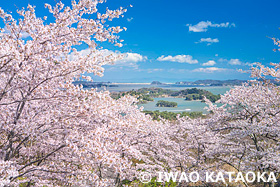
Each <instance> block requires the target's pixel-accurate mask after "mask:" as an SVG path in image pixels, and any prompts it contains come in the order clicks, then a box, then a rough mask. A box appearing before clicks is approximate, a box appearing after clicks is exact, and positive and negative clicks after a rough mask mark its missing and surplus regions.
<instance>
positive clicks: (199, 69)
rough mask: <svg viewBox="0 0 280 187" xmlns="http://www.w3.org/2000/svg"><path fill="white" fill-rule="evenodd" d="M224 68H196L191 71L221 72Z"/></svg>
mask: <svg viewBox="0 0 280 187" xmlns="http://www.w3.org/2000/svg"><path fill="white" fill-rule="evenodd" d="M226 70H227V69H224V68H217V67H210V68H198V69H194V70H193V72H203V73H213V72H221V71H226Z"/></svg>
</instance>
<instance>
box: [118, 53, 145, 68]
mask: <svg viewBox="0 0 280 187" xmlns="http://www.w3.org/2000/svg"><path fill="white" fill-rule="evenodd" d="M123 55H124V58H123V59H122V60H118V61H116V62H115V65H119V66H131V67H136V66H138V65H137V62H142V61H146V60H147V59H148V58H147V57H146V56H142V55H140V54H138V53H124V54H123Z"/></svg>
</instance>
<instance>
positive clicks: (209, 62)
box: [202, 60, 216, 66]
mask: <svg viewBox="0 0 280 187" xmlns="http://www.w3.org/2000/svg"><path fill="white" fill-rule="evenodd" d="M215 64H216V62H215V61H214V60H209V61H208V62H205V63H203V64H202V65H203V66H214V65H215Z"/></svg>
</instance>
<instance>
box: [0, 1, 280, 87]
mask: <svg viewBox="0 0 280 187" xmlns="http://www.w3.org/2000/svg"><path fill="white" fill-rule="evenodd" d="M46 2H47V3H50V4H54V2H55V1H54V0H28V1H27V0H14V1H13V2H11V1H1V2H0V6H1V7H2V8H3V9H4V10H10V11H13V12H14V10H15V7H22V6H26V5H27V4H28V3H30V4H32V5H36V6H37V8H36V10H37V12H38V14H39V16H43V15H44V14H45V13H46V10H45V9H44V6H43V5H44V3H46ZM62 2H64V3H65V4H69V3H70V1H69V0H64V1H62ZM129 4H132V5H133V7H132V8H128V12H127V13H126V14H125V17H124V18H120V19H118V20H115V21H113V22H112V23H111V24H112V25H120V26H123V27H127V29H128V30H127V31H126V32H122V33H121V34H120V36H121V39H124V46H123V47H122V48H118V47H115V46H112V45H111V44H108V43H104V45H103V47H104V48H107V49H109V50H111V51H116V50H117V51H119V52H121V53H124V54H125V55H126V57H125V59H124V60H122V61H120V62H117V63H116V65H115V66H105V75H104V77H102V78H99V77H94V80H96V81H112V82H151V81H153V80H158V81H162V82H175V81H193V80H198V79H220V80H226V79H248V78H249V74H244V73H240V72H238V71H237V70H238V69H244V70H247V69H249V68H250V66H249V64H252V63H254V62H261V63H262V64H266V65H269V63H270V62H274V63H279V59H280V58H279V57H280V53H275V52H273V51H272V50H273V49H274V48H276V46H274V45H273V42H272V40H271V39H269V37H276V38H277V37H279V36H280V30H279V27H280V16H279V6H280V1H279V0H266V1H264V0H226V1H225V0H176V1H171V0H108V2H107V3H105V4H103V5H101V6H100V9H101V10H104V8H105V7H107V6H108V7H109V8H112V9H113V8H117V7H119V6H123V7H126V6H128V5H129ZM15 5H16V6H15Z"/></svg>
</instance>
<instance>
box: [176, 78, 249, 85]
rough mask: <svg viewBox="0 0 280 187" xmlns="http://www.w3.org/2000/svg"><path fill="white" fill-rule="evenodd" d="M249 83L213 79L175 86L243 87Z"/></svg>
mask: <svg viewBox="0 0 280 187" xmlns="http://www.w3.org/2000/svg"><path fill="white" fill-rule="evenodd" d="M245 82H247V80H237V79H234V80H212V79H206V80H197V81H194V82H187V81H182V82H176V83H175V84H180V85H194V86H195V85H201V86H235V85H242V83H245Z"/></svg>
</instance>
